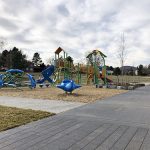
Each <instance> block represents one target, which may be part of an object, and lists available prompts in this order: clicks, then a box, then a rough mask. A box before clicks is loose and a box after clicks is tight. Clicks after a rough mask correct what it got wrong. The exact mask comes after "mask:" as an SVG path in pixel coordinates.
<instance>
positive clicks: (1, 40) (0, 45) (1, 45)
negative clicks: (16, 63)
mask: <svg viewBox="0 0 150 150" xmlns="http://www.w3.org/2000/svg"><path fill="white" fill-rule="evenodd" d="M5 45H6V40H5V39H4V38H0V50H1V51H2V50H3V49H4V47H5Z"/></svg>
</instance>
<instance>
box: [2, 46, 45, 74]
mask: <svg viewBox="0 0 150 150" xmlns="http://www.w3.org/2000/svg"><path fill="white" fill-rule="evenodd" d="M45 67H46V65H45V64H44V63H43V61H42V59H41V57H40V54H39V53H38V52H36V53H34V55H33V58H32V61H30V60H28V59H27V56H26V55H25V54H23V52H22V51H21V50H20V49H19V48H17V47H14V48H12V49H10V50H4V51H2V52H1V53H0V70H7V69H10V68H17V69H21V70H24V71H30V69H31V71H32V69H33V71H35V72H40V71H42V70H43V69H45Z"/></svg>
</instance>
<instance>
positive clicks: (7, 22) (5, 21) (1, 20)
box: [0, 17, 18, 31]
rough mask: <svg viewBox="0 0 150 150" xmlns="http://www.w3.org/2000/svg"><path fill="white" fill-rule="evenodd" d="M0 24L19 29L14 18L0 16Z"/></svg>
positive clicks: (4, 26)
mask: <svg viewBox="0 0 150 150" xmlns="http://www.w3.org/2000/svg"><path fill="white" fill-rule="evenodd" d="M0 26H1V27H2V28H5V29H7V30H10V31H12V30H13V31H14V30H16V29H18V26H17V25H16V24H15V23H14V22H13V20H8V19H6V18H3V17H0Z"/></svg>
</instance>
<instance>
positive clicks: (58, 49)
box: [55, 47, 65, 54]
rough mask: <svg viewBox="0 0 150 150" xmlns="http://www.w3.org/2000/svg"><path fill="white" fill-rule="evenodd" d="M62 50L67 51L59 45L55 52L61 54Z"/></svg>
mask: <svg viewBox="0 0 150 150" xmlns="http://www.w3.org/2000/svg"><path fill="white" fill-rule="evenodd" d="M62 51H63V52H65V51H64V50H63V49H62V48H61V47H58V48H57V50H56V51H55V54H59V53H60V52H62Z"/></svg>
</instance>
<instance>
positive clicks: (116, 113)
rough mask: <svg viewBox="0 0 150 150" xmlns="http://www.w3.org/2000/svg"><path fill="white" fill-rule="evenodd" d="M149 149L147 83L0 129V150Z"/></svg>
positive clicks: (148, 96) (148, 92) (149, 118)
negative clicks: (23, 123) (39, 118)
mask: <svg viewBox="0 0 150 150" xmlns="http://www.w3.org/2000/svg"><path fill="white" fill-rule="evenodd" d="M81 149H82V150H150V86H147V87H142V88H139V89H137V90H135V91H130V92H128V93H126V94H121V95H118V96H114V97H112V98H108V99H107V100H103V101H97V102H95V103H93V104H88V105H84V106H81V107H79V108H75V109H73V110H69V111H67V112H64V113H61V114H58V115H56V116H53V117H51V118H46V119H43V120H40V121H37V122H33V123H30V124H28V125H25V126H21V127H19V128H14V129H11V130H8V131H5V132H1V133H0V150H81Z"/></svg>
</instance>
